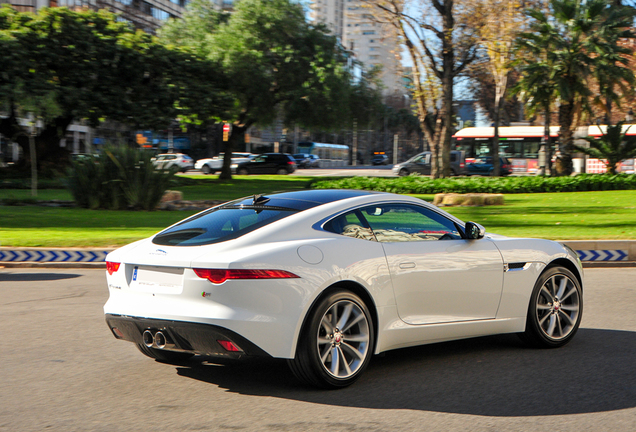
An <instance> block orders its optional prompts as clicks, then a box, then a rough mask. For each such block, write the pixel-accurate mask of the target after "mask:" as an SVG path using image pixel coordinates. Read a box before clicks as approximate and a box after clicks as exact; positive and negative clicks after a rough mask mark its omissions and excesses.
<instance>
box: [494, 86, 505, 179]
mask: <svg viewBox="0 0 636 432" xmlns="http://www.w3.org/2000/svg"><path fill="white" fill-rule="evenodd" d="M502 100H503V98H502V97H501V96H500V94H499V91H498V90H495V112H494V115H493V117H494V118H493V123H494V129H495V131H494V134H493V136H492V175H493V176H495V177H499V175H500V174H501V167H500V163H499V114H500V112H501V101H502Z"/></svg>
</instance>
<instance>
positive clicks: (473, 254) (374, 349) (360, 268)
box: [104, 190, 583, 388]
mask: <svg viewBox="0 0 636 432" xmlns="http://www.w3.org/2000/svg"><path fill="white" fill-rule="evenodd" d="M106 260H107V279H108V289H109V291H110V298H109V299H108V302H107V303H106V305H105V306H104V312H105V314H106V322H107V323H108V326H109V327H110V329H111V330H112V333H113V335H114V336H115V337H116V338H118V339H123V340H127V341H130V342H133V343H134V344H136V345H137V346H138V347H139V349H140V350H141V352H142V353H144V354H146V355H147V356H149V357H152V358H155V359H158V360H160V361H166V362H179V361H184V360H186V359H187V358H189V357H191V356H192V355H194V354H202V355H211V356H226V357H233V358H237V357H242V356H245V355H262V356H271V357H277V358H283V359H288V362H289V365H290V367H291V370H292V371H293V372H294V374H295V375H296V376H297V377H298V378H299V379H301V380H302V381H304V382H307V383H309V384H313V385H316V386H320V387H326V388H338V387H344V386H347V385H350V384H351V383H353V382H354V381H355V380H356V379H357V378H358V377H359V376H360V374H361V373H362V371H363V370H364V369H365V367H366V366H367V364H368V363H369V361H370V359H371V357H372V355H373V354H379V353H381V352H383V351H387V350H392V349H396V348H402V347H408V346H413V345H420V344H427V343H433V342H441V341H448V340H453V339H462V338H470V337H476V336H484V335H491V334H496V333H519V334H520V335H521V336H522V338H523V339H525V340H526V341H528V342H529V343H531V344H533V345H535V346H539V347H557V346H561V345H564V344H565V343H567V342H568V341H569V340H570V339H571V338H572V337H573V336H574V334H575V333H576V331H577V329H578V327H579V323H580V322H581V315H582V311H583V291H582V287H583V270H582V268H581V262H580V261H579V259H578V256H577V254H576V253H575V252H574V251H573V250H571V249H570V248H568V247H566V246H564V245H562V244H560V243H556V242H553V241H548V240H539V239H521V238H507V237H503V236H498V235H493V234H485V233H484V228H483V227H481V226H480V225H478V224H476V223H473V222H467V223H464V222H462V221H460V220H459V219H457V218H455V217H453V216H451V215H449V214H448V213H446V212H444V211H442V210H440V209H438V208H437V207H435V206H432V205H430V204H427V203H426V202H424V201H421V200H419V199H415V198H411V197H407V196H402V195H394V194H388V193H374V192H366V191H351V190H308V191H300V192H289V193H277V194H271V195H267V196H261V195H256V196H254V197H249V198H244V199H239V200H237V201H233V202H229V203H226V204H223V205H221V206H218V207H214V208H211V209H209V210H206V211H204V212H201V213H199V214H197V215H194V216H192V217H190V218H188V219H185V220H183V221H181V222H179V223H177V224H175V225H173V226H171V227H169V228H167V229H165V230H163V231H161V232H160V233H158V234H156V235H155V236H153V237H151V238H148V239H145V240H141V241H138V242H136V243H133V244H130V245H128V246H125V247H122V248H120V249H118V250H116V251H114V252H111V253H110V254H109V255H108V256H107V258H106Z"/></svg>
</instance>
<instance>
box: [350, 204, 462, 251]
mask: <svg viewBox="0 0 636 432" xmlns="http://www.w3.org/2000/svg"><path fill="white" fill-rule="evenodd" d="M362 213H363V215H364V217H365V219H366V220H367V221H368V223H369V225H370V226H371V229H372V230H373V233H374V234H375V237H376V239H377V240H378V241H379V242H411V241H426V240H456V239H461V234H460V233H459V232H458V231H457V227H456V226H455V224H454V223H453V222H452V221H450V220H448V219H446V218H445V217H444V216H442V215H440V214H438V213H435V212H434V211H432V210H428V209H426V208H424V207H419V206H416V205H411V204H385V205H379V206H369V207H365V208H364V209H362Z"/></svg>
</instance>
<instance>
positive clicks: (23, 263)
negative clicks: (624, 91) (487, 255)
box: [0, 240, 636, 267]
mask: <svg viewBox="0 0 636 432" xmlns="http://www.w3.org/2000/svg"><path fill="white" fill-rule="evenodd" d="M563 243H565V244H567V245H568V246H570V247H571V248H572V249H574V250H575V251H576V252H577V253H578V254H579V257H580V258H581V261H582V262H583V263H584V264H585V266H586V267H597V266H621V267H622V266H636V240H564V241H563ZM112 250H114V249H112V248H13V247H0V267H2V266H4V267H18V266H19V267H27V266H42V267H103V266H104V260H105V258H106V255H107V254H108V253H109V252H110V251H112Z"/></svg>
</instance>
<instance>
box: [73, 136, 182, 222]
mask: <svg viewBox="0 0 636 432" xmlns="http://www.w3.org/2000/svg"><path fill="white" fill-rule="evenodd" d="M150 159H151V155H150V154H149V153H148V152H146V151H143V150H140V149H136V148H130V147H125V146H121V147H107V148H105V149H104V151H103V152H102V154H101V155H99V157H97V158H95V159H81V160H77V161H74V162H73V163H72V164H71V168H70V170H69V174H68V188H69V190H70V192H71V194H72V195H73V198H74V199H75V202H76V204H77V205H78V206H79V207H85V208H90V209H97V208H105V209H111V210H124V209H131V210H154V209H155V208H156V207H157V204H159V201H161V197H162V195H163V193H164V192H165V191H166V190H167V189H168V188H169V186H170V183H171V181H172V179H173V178H174V175H175V173H176V170H157V169H156V168H155V167H154V166H153V164H152V161H151V160H150Z"/></svg>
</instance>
